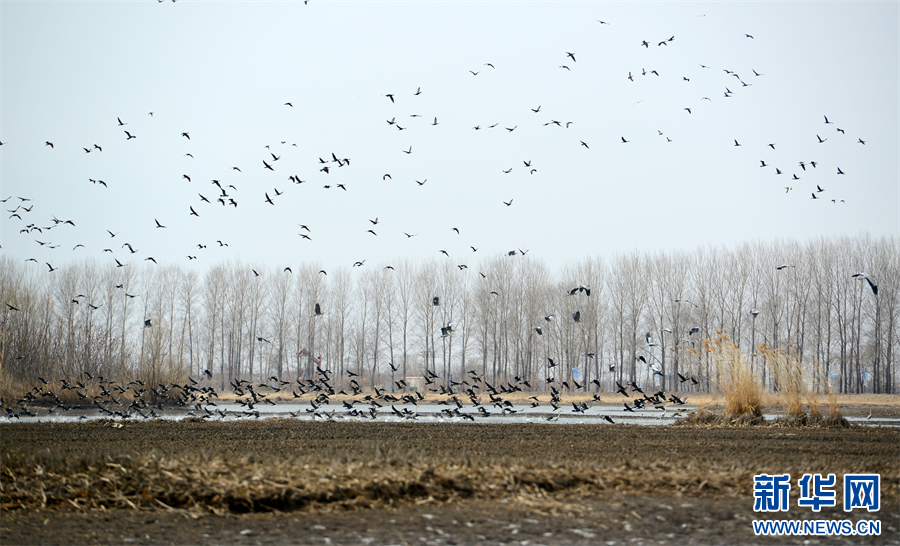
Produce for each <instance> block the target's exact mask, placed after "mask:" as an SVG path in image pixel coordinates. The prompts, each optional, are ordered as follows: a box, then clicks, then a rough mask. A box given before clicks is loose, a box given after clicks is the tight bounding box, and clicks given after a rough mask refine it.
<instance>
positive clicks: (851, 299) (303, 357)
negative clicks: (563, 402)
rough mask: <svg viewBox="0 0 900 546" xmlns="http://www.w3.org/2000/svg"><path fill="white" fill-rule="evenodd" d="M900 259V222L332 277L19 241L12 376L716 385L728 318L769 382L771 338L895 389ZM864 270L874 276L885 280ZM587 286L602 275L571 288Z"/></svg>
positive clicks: (9, 361)
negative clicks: (204, 267)
mask: <svg viewBox="0 0 900 546" xmlns="http://www.w3.org/2000/svg"><path fill="white" fill-rule="evenodd" d="M898 257H900V253H898V243H897V239H896V238H894V237H885V238H881V239H875V238H872V237H870V236H868V235H859V236H856V237H843V238H838V239H819V240H815V241H811V242H808V243H805V244H801V243H796V242H784V241H780V242H754V243H744V244H741V245H738V246H735V247H733V248H712V247H705V248H701V249H698V250H696V251H694V252H690V253H683V252H668V253H663V252H659V253H655V254H649V253H640V252H632V253H630V254H626V255H619V256H616V257H614V258H611V259H609V260H603V259H600V258H593V259H585V260H583V261H581V262H577V263H573V264H571V265H568V266H566V267H564V268H563V269H562V270H559V271H555V272H553V271H551V270H550V268H549V267H548V266H547V265H546V264H544V263H543V262H542V261H541V260H539V259H532V258H530V257H527V256H521V255H516V256H507V255H503V256H494V257H490V258H487V259H485V260H483V261H481V262H479V263H477V264H470V266H469V267H464V266H462V265H461V264H455V263H453V262H451V261H450V260H447V259H441V260H435V261H429V262H426V263H422V264H413V263H409V262H400V263H394V264H393V266H392V267H390V266H389V267H385V266H384V265H382V266H379V267H372V266H369V265H366V266H363V267H352V268H346V269H342V270H338V271H329V272H328V273H327V274H326V273H324V272H321V271H320V267H319V266H318V265H317V264H312V263H308V264H304V265H302V266H301V267H294V268H292V271H287V270H282V269H280V268H277V269H271V268H267V267H264V266H256V265H250V264H244V263H238V262H233V263H225V264H220V265H216V266H213V267H211V268H210V269H209V270H208V271H207V272H206V274H205V276H204V277H203V278H202V279H201V278H200V276H199V275H198V273H197V272H196V271H194V270H191V269H186V268H183V267H180V266H177V265H159V266H157V265H155V264H150V263H148V262H144V263H137V264H129V265H127V266H125V267H116V266H115V264H113V265H109V264H101V263H98V262H96V261H90V260H89V261H84V262H78V263H74V264H69V265H67V266H63V267H60V268H58V270H56V271H53V272H49V273H48V272H47V271H46V269H44V268H41V267H38V266H36V265H35V264H31V263H22V262H19V261H18V260H15V261H14V260H13V259H12V258H11V257H9V256H2V257H0V297H2V300H3V303H4V304H5V305H4V306H3V311H2V312H0V320H2V341H3V345H2V351H0V356H2V369H0V373H2V374H3V379H6V380H13V381H15V382H19V381H21V382H26V383H28V382H31V383H33V382H35V381H36V380H37V378H38V377H43V378H54V379H58V378H61V377H76V376H79V375H81V374H84V373H85V372H87V373H89V374H92V375H102V376H106V377H112V378H116V379H118V380H130V379H133V378H140V379H143V380H146V381H148V382H150V383H151V384H158V383H163V382H169V381H176V380H179V381H183V380H184V379H185V376H186V375H191V376H194V377H200V376H202V375H203V374H204V372H205V371H206V370H209V371H210V372H211V373H212V374H214V378H215V380H214V381H215V383H217V384H219V385H220V386H225V385H226V384H227V383H228V382H229V381H231V380H233V379H237V378H243V379H250V380H254V381H266V380H267V378H269V377H273V376H274V377H277V378H281V379H289V380H293V379H298V378H311V377H313V376H314V375H315V373H316V367H317V366H319V367H321V368H322V369H329V370H331V371H333V372H334V373H335V374H336V377H338V378H341V379H342V380H346V378H347V377H348V373H347V372H353V373H355V374H357V375H358V376H359V379H357V380H358V381H359V382H360V384H364V385H371V386H382V385H387V386H392V385H395V383H394V381H398V380H399V379H401V378H410V377H415V376H425V375H426V369H427V370H430V371H432V372H434V373H436V374H437V375H438V376H440V378H441V380H440V381H441V382H445V383H447V384H449V382H450V380H453V381H461V380H463V379H465V378H466V377H467V376H468V375H470V371H473V372H475V373H477V374H483V375H484V377H485V378H486V379H488V381H489V382H491V383H493V384H498V383H503V382H507V381H515V380H516V378H518V379H519V380H524V381H527V382H528V383H529V384H530V385H531V387H532V388H533V389H535V390H543V389H546V388H547V380H546V378H548V377H553V378H555V379H556V380H557V381H562V380H567V381H568V382H569V384H570V385H571V386H573V387H576V385H584V386H585V388H586V389H587V388H594V389H596V388H597V387H596V384H595V385H593V386H592V385H590V383H591V382H592V380H597V382H599V384H600V385H602V387H603V389H604V390H605V389H608V388H610V387H612V385H613V382H614V381H620V382H624V381H638V382H648V381H650V382H652V383H653V384H654V386H656V387H658V388H663V389H666V390H682V389H686V388H694V389H708V388H710V380H711V379H715V378H711V377H710V372H709V368H708V361H707V359H706V355H705V352H704V350H703V348H702V345H701V340H702V339H705V338H707V337H717V336H719V335H722V333H724V334H726V335H727V336H728V337H729V338H730V339H731V340H733V341H734V342H735V343H736V344H738V345H739V346H740V347H741V348H742V349H743V351H744V353H745V354H746V355H747V358H749V359H750V360H751V361H752V362H753V363H754V365H755V366H756V368H755V369H758V370H759V373H760V374H761V375H762V377H763V379H764V380H765V381H766V384H767V385H769V386H771V379H768V376H769V375H770V374H769V373H768V370H767V363H766V362H765V361H764V360H763V359H761V358H759V357H757V356H756V354H755V353H754V350H755V348H756V347H758V346H759V345H760V344H762V343H765V344H767V345H768V346H770V347H773V348H775V349H780V350H784V351H787V352H789V353H790V354H792V355H794V356H795V357H796V358H797V359H799V360H800V361H801V362H802V363H803V364H804V366H806V367H807V369H808V371H809V372H810V374H809V376H810V377H814V378H816V379H815V380H816V381H819V382H824V381H825V380H826V378H827V380H828V381H830V383H831V385H832V386H833V387H834V389H835V390H837V391H839V392H851V393H859V392H876V393H893V392H896V391H897V387H896V384H897V369H896V366H895V365H894V361H895V355H896V354H897V348H898V342H900V336H898V335H897V333H898V318H900V316H898V310H900V305H898V304H900V298H898V291H897V290H896V280H897V279H898V271H900V259H898ZM781 266H787V267H781ZM856 273H865V274H867V275H868V276H869V278H870V279H872V280H873V281H874V282H876V283H877V285H878V290H877V295H876V294H875V293H874V291H873V290H872V289H871V287H870V286H869V285H868V283H867V282H866V281H865V280H864V279H863V278H862V277H852V275H854V274H856ZM579 287H585V288H589V289H590V290H589V291H588V290H575V291H574V293H573V294H570V292H572V290H573V289H576V288H579ZM588 294H589V295H588ZM316 304H318V305H319V307H320V313H319V314H317V312H316ZM576 313H577V318H578V320H576V319H575V317H576ZM641 357H643V359H642V358H641ZM654 371H655V372H656V373H654ZM690 377H693V378H694V379H696V380H697V381H698V383H697V384H696V385H695V384H694V382H693V381H690V380H689V378H690ZM821 387H822V386H821V385H817V386H816V388H821ZM576 388H577V387H576ZM613 388H614V387H613Z"/></svg>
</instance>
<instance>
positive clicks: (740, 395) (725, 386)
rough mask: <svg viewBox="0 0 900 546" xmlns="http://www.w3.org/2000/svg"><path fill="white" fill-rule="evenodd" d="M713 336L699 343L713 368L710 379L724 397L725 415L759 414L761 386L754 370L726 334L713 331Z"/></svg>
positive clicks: (733, 416) (754, 415)
mask: <svg viewBox="0 0 900 546" xmlns="http://www.w3.org/2000/svg"><path fill="white" fill-rule="evenodd" d="M716 336H717V337H714V338H708V339H705V340H703V342H702V345H703V349H704V350H705V351H706V352H707V354H708V355H709V359H710V361H711V362H712V364H713V366H714V368H715V372H714V374H713V377H710V381H711V382H712V383H713V384H714V385H715V386H716V388H718V389H719V390H720V391H721V392H722V395H723V396H724V397H725V411H726V413H727V416H728V417H732V418H735V417H752V418H758V417H762V393H763V391H764V390H765V389H764V386H763V384H762V381H761V379H760V377H759V375H758V374H755V373H754V370H753V365H752V364H751V363H750V362H749V361H748V360H747V359H746V358H745V357H744V353H742V352H741V349H740V348H739V347H738V346H737V345H735V344H734V342H733V341H731V339H729V338H728V336H727V335H726V334H724V333H723V332H719V331H718V330H717V331H716Z"/></svg>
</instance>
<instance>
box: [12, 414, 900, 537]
mask: <svg viewBox="0 0 900 546" xmlns="http://www.w3.org/2000/svg"><path fill="white" fill-rule="evenodd" d="M895 398H896V397H895ZM873 402H874V403H873ZM878 402H881V400H879V399H875V400H867V403H868V404H872V405H871V406H869V405H866V406H864V407H861V409H864V410H865V411H868V409H867V408H869V407H872V408H874V409H875V410H880V411H884V412H886V413H894V412H895V411H896V409H897V408H896V406H891V404H890V403H889V401H888V402H887V403H885V405H877V403H878ZM875 410H873V413H874V411H875ZM0 433H2V440H0V457H2V459H0V460H2V473H0V543H2V544H121V543H136V544H257V543H266V544H282V543H292V544H323V543H325V542H327V541H325V539H328V541H330V542H331V543H332V544H411V543H420V542H428V543H457V544H472V543H476V542H480V543H486V544H495V543H501V542H505V543H523V542H524V543H529V544H599V543H614V544H619V543H632V541H633V540H640V542H641V543H644V544H663V543H667V544H674V543H678V544H721V543H730V544H773V543H776V544H783V543H797V544H800V543H803V542H804V540H805V539H807V538H808V537H795V538H788V537H782V538H781V539H779V540H775V539H766V538H763V537H755V536H754V535H753V532H752V528H751V526H750V521H751V520H752V519H789V518H791V519H830V518H834V519H845V518H847V519H852V520H858V519H878V520H880V521H881V522H882V523H881V524H882V533H881V535H880V536H876V537H865V538H863V537H859V538H858V539H857V537H848V538H845V539H843V540H844V543H850V544H854V543H855V544H896V543H897V542H898V540H900V530H898V529H900V509H898V501H900V430H898V429H896V428H875V427H851V428H843V429H829V428H816V427H804V428H798V427H786V426H763V427H760V426H754V427H721V426H704V427H700V426H678V427H673V426H650V427H648V426H635V425H614V426H612V425H606V426H603V425H561V424H499V425H493V424H490V425H489V424H477V423H476V424H469V423H416V422H410V423H379V422H364V423H361V422H312V421H298V420H293V419H268V420H263V421H239V422H185V421H182V422H173V421H163V420H157V421H145V422H125V423H123V424H122V426H118V423H116V424H114V423H113V422H112V421H95V422H88V423H78V424H53V423H42V424H37V423H33V424H27V423H4V424H3V425H2V427H0ZM764 472H765V473H770V474H772V473H779V474H780V473H784V472H787V473H790V474H791V477H792V481H793V482H794V490H793V491H792V493H791V503H792V504H791V509H790V511H789V512H786V513H785V512H781V513H778V514H758V513H754V512H753V510H752V507H753V496H752V477H753V475H754V474H760V473H764ZM806 472H813V473H822V474H829V473H834V474H837V475H838V477H840V476H842V475H843V474H845V473H878V474H880V475H881V480H882V485H881V489H882V491H881V504H882V509H881V511H880V512H878V513H874V514H868V513H866V512H860V511H859V510H855V511H853V512H851V513H845V512H843V510H842V509H841V507H842V504H841V503H840V501H839V502H838V505H837V506H836V507H835V508H823V510H822V512H820V513H814V512H813V511H812V510H810V509H808V508H800V507H798V506H796V505H795V504H794V502H795V499H796V496H797V492H796V480H797V479H799V477H800V476H801V475H802V474H803V473H806ZM835 489H836V490H837V491H838V497H839V498H840V492H841V487H840V486H838V487H836V488H835Z"/></svg>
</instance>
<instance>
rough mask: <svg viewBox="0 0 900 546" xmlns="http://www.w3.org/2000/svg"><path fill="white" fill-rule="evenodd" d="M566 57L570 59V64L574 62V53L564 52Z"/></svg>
mask: <svg viewBox="0 0 900 546" xmlns="http://www.w3.org/2000/svg"><path fill="white" fill-rule="evenodd" d="M566 57H570V58H571V59H572V62H573V63H574V62H575V54H574V53H569V52H568V51H566Z"/></svg>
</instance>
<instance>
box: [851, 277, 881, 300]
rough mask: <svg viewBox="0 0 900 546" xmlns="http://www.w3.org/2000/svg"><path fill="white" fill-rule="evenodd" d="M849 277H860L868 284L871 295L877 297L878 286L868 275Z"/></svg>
mask: <svg viewBox="0 0 900 546" xmlns="http://www.w3.org/2000/svg"><path fill="white" fill-rule="evenodd" d="M850 276H851V277H855V278H860V277H862V278H863V279H865V280H866V282H867V283H869V287H870V288H871V289H872V293H873V294H875V295H876V296H877V295H878V284H877V283H876V282H875V280H874V279H873V278H872V277H870V276H869V275H867V274H865V273H856V274H853V275H850Z"/></svg>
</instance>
